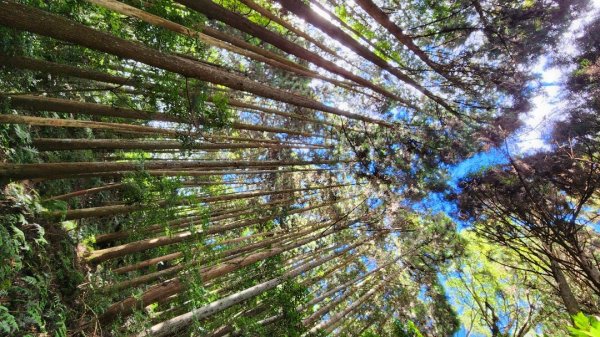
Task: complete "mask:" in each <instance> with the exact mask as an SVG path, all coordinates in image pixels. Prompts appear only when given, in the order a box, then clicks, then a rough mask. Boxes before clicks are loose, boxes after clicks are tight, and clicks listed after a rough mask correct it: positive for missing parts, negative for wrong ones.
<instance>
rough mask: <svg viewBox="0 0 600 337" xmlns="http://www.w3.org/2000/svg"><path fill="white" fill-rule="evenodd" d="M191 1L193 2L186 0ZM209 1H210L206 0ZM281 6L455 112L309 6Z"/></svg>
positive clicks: (295, 1) (285, 1) (287, 1)
mask: <svg viewBox="0 0 600 337" xmlns="http://www.w3.org/2000/svg"><path fill="white" fill-rule="evenodd" d="M186 1H191V0H186ZM206 1H209V0H206ZM277 1H278V2H279V3H281V5H282V6H283V7H284V8H285V9H287V10H289V11H291V12H293V13H294V14H296V15H297V16H299V17H301V18H303V19H304V20H306V21H307V22H310V23H311V24H312V25H314V26H315V27H317V28H319V30H321V31H323V32H324V33H325V34H327V35H329V36H330V37H332V38H334V39H335V40H337V41H340V42H341V43H342V44H344V45H346V46H348V47H349V48H352V50H353V51H354V52H355V53H357V54H358V55H360V56H362V57H363V58H364V59H366V60H369V61H370V62H372V63H373V64H375V65H377V66H379V67H381V68H382V69H385V70H387V71H389V72H390V73H391V74H393V75H394V76H396V77H397V78H398V79H399V80H401V81H402V82H404V83H406V84H408V85H410V86H411V87H413V88H415V89H416V90H418V91H419V92H421V93H423V94H424V95H425V96H427V97H429V98H430V99H431V100H433V101H435V102H436V103H438V104H439V105H441V106H443V107H444V108H446V109H447V110H448V111H454V110H453V109H452V107H450V105H449V104H448V103H447V102H446V101H444V100H443V99H442V98H440V97H438V96H436V95H435V94H433V93H432V92H431V91H429V90H428V89H426V88H424V87H423V86H421V85H420V84H419V83H418V82H417V81H415V80H414V79H412V78H411V77H410V76H408V75H406V74H404V73H403V72H401V71H400V70H399V69H397V68H395V67H393V66H392V65H391V64H389V63H388V62H387V61H385V60H384V59H382V58H381V57H379V56H377V55H376V54H375V53H373V52H372V51H370V50H369V49H368V48H367V47H365V46H363V45H361V44H360V43H359V42H358V41H356V40H355V39H354V38H352V37H351V36H350V35H348V34H346V33H345V32H344V31H343V30H342V29H341V28H339V27H337V26H335V25H334V24H332V23H331V22H329V21H327V20H326V19H325V18H324V17H322V16H321V15H319V14H318V13H317V12H315V11H313V10H312V9H311V8H310V7H309V6H307V5H306V4H304V3H303V2H302V1H301V0H277ZM399 102H401V103H403V104H405V105H406V106H408V107H412V108H416V107H415V106H414V105H413V104H412V103H410V102H408V101H406V100H402V99H401V100H399Z"/></svg>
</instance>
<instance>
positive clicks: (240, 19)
mask: <svg viewBox="0 0 600 337" xmlns="http://www.w3.org/2000/svg"><path fill="white" fill-rule="evenodd" d="M177 2H179V3H181V4H183V5H185V6H187V7H189V8H191V9H193V10H195V11H198V12H200V13H203V14H204V15H206V16H207V17H208V18H211V19H217V20H219V21H221V22H223V23H225V24H227V25H229V26H231V27H234V28H237V29H239V30H241V31H243V32H246V33H248V34H250V35H253V36H256V37H258V38H260V39H261V40H263V41H265V42H267V43H269V44H271V45H273V46H275V47H277V48H279V49H281V50H283V51H284V52H286V53H289V54H292V55H294V56H297V57H299V58H301V59H304V60H306V61H308V62H311V63H313V64H315V65H317V66H319V67H321V68H323V69H325V70H327V71H330V72H332V73H334V74H338V75H340V76H342V77H344V78H346V79H348V80H350V81H353V82H355V83H358V84H360V85H362V86H364V87H367V88H369V89H371V90H373V91H375V92H377V93H379V94H382V95H384V96H386V97H388V98H391V99H393V100H397V101H402V99H401V98H400V97H398V96H397V95H395V94H393V93H391V92H389V91H388V90H386V89H384V88H382V87H380V86H377V85H375V84H373V83H371V82H370V81H368V80H366V79H364V78H362V77H359V76H356V75H354V74H353V73H351V72H350V71H348V70H346V69H344V68H342V67H340V66H338V65H336V64H335V63H333V62H331V61H328V60H326V59H324V58H322V57H321V56H319V55H318V54H315V53H313V52H311V51H309V50H306V49H304V48H302V47H301V46H299V45H297V44H295V43H293V42H290V41H288V40H287V39H285V38H284V37H282V36H280V35H278V34H276V33H274V32H272V31H270V30H268V29H266V28H264V27H261V26H258V25H256V24H254V23H252V22H251V21H250V20H248V19H246V18H245V17H244V16H242V15H239V14H237V13H233V12H231V11H229V10H227V9H226V8H224V7H222V6H220V5H218V4H216V3H214V2H212V1H211V0H177Z"/></svg>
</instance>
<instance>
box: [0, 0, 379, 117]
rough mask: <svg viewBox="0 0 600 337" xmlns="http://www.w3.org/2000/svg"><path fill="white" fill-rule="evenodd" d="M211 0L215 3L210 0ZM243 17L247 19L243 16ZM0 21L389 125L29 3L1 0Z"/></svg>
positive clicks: (283, 99) (205, 78) (187, 74)
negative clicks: (159, 49) (131, 39)
mask: <svg viewBox="0 0 600 337" xmlns="http://www.w3.org/2000/svg"><path fill="white" fill-rule="evenodd" d="M198 1H204V0H198ZM209 2H210V3H212V2H211V1H209ZM196 3H197V2H196ZM196 7H198V6H196ZM244 20H246V19H245V18H244ZM0 24H1V25H4V26H7V27H11V28H15V29H20V30H26V31H30V32H32V33H36V34H40V35H43V36H48V37H52V38H56V39H59V40H63V41H68V42H72V43H75V44H77V45H80V46H82V47H88V48H91V49H95V50H99V51H102V52H106V53H110V54H113V55H115V56H119V57H122V58H127V59H132V60H136V61H138V62H141V63H145V64H147V65H150V66H154V67H157V68H161V69H164V70H167V71H171V72H174V73H178V74H181V75H183V76H185V77H192V78H196V79H199V80H201V81H207V82H211V83H215V84H220V85H224V86H226V87H229V88H232V89H237V90H241V91H247V92H250V93H253V94H256V95H258V96H262V97H265V98H271V99H275V100H278V101H281V102H285V103H290V104H294V105H297V106H302V107H305V108H309V109H315V110H320V111H324V112H328V113H332V114H336V115H340V116H345V117H348V118H353V119H357V120H361V121H365V122H368V123H376V124H380V125H383V126H390V124H389V123H387V122H383V121H380V120H376V119H373V118H370V117H366V116H362V115H357V114H354V113H350V112H347V111H343V110H340V109H338V108H335V107H329V106H327V105H325V104H322V103H320V102H317V101H315V100H313V99H311V98H308V97H304V96H300V95H296V94H293V93H290V92H287V91H284V90H281V89H278V88H273V87H270V86H267V85H264V84H260V83H258V82H254V81H251V80H249V79H247V78H245V77H242V76H238V75H234V74H231V73H228V72H225V71H223V70H219V69H217V68H215V67H211V66H208V65H206V64H203V63H201V62H195V61H193V60H190V59H188V58H184V57H180V56H175V55H170V54H166V53H162V52H160V51H157V50H155V49H152V48H149V47H147V46H145V45H142V44H139V43H136V42H131V41H127V40H124V39H121V38H118V37H115V36H113V35H110V34H107V33H104V32H101V31H98V30H95V29H92V28H89V27H86V26H84V25H82V24H79V23H77V22H74V21H72V20H69V19H66V18H64V17H61V16H58V15H54V14H51V13H47V12H44V11H42V10H39V9H36V8H33V7H30V6H25V5H21V4H17V3H14V2H12V1H9V0H1V1H0ZM48 27H52V28H53V29H48ZM367 82H368V81H367Z"/></svg>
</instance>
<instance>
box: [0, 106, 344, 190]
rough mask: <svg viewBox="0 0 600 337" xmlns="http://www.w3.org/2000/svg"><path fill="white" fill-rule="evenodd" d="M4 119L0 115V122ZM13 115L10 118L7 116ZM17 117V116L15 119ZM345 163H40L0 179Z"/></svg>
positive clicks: (7, 169) (3, 171) (3, 168)
mask: <svg viewBox="0 0 600 337" xmlns="http://www.w3.org/2000/svg"><path fill="white" fill-rule="evenodd" d="M3 116H6V115H0V119H2V117H3ZM10 116H13V115H10ZM16 117H20V116H16ZM344 162H347V161H344V160H315V161H309V160H290V161H261V160H230V161H218V160H204V161H198V160H190V161H169V160H157V161H150V162H146V163H144V164H141V163H139V162H117V163H113V162H85V163H73V162H64V163H43V164H0V177H3V178H10V179H32V178H46V177H57V176H58V177H69V176H72V175H74V174H81V173H88V174H89V173H102V172H115V171H138V170H140V169H141V168H142V166H143V168H144V169H146V170H158V169H182V168H196V169H204V168H215V167H223V168H224V167H227V168H250V167H282V166H303V165H334V164H339V163H344Z"/></svg>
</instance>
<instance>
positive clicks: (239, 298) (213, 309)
mask: <svg viewBox="0 0 600 337" xmlns="http://www.w3.org/2000/svg"><path fill="white" fill-rule="evenodd" d="M365 242H366V240H361V241H359V242H357V243H354V244H352V245H350V246H348V247H347V248H345V249H343V250H340V251H338V252H335V253H332V254H330V255H328V256H324V257H321V258H319V259H317V260H314V261H311V262H309V263H307V264H304V265H302V266H299V267H298V268H296V269H293V270H291V271H289V272H286V273H285V274H283V275H282V276H280V277H277V278H274V279H271V280H268V281H266V282H263V283H260V284H257V285H255V286H253V287H250V288H247V289H244V290H242V291H240V292H237V293H235V294H232V295H229V296H227V297H225V298H222V299H220V300H217V301H215V302H212V303H210V304H208V305H206V306H204V307H201V308H198V309H195V310H192V311H190V312H188V313H186V314H184V315H180V316H177V317H174V318H172V319H169V320H167V321H164V322H162V323H160V324H157V325H154V326H152V327H151V328H150V329H148V330H147V331H145V332H143V333H141V334H139V335H138V337H142V336H156V337H159V336H166V335H169V334H171V333H175V332H177V331H179V330H181V329H182V328H184V327H185V326H187V325H189V324H190V322H191V321H192V320H194V319H204V318H206V317H210V316H212V315H214V314H216V313H218V312H220V311H223V310H225V309H227V308H229V307H232V306H233V305H235V304H238V303H241V302H244V301H246V300H248V299H250V298H253V297H255V296H257V295H260V294H262V293H264V292H265V291H268V290H271V289H273V288H275V287H277V286H278V285H280V284H282V283H283V282H285V281H287V280H289V279H292V278H294V277H296V276H298V275H300V274H302V273H304V272H306V271H309V270H311V269H313V268H316V267H318V266H320V265H321V264H323V263H325V262H327V261H330V260H332V259H334V258H336V257H338V256H340V255H342V254H345V253H346V252H348V251H350V250H352V249H354V248H356V247H358V246H359V245H362V244H364V243H365Z"/></svg>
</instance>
